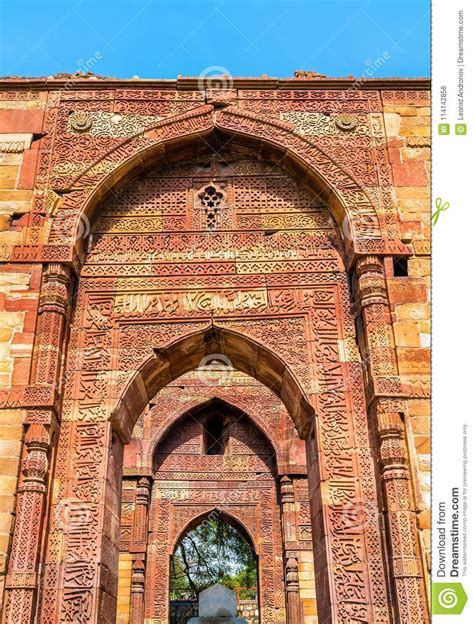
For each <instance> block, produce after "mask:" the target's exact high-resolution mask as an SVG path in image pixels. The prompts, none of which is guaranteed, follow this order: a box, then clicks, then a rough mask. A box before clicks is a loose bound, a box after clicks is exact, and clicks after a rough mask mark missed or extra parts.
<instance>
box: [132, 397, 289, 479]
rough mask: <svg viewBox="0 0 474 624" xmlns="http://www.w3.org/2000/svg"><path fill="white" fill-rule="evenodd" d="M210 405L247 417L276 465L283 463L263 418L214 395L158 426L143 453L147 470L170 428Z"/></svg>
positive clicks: (150, 466)
mask: <svg viewBox="0 0 474 624" xmlns="http://www.w3.org/2000/svg"><path fill="white" fill-rule="evenodd" d="M212 407H216V408H219V409H221V410H223V411H224V410H225V411H228V412H230V413H231V414H234V415H238V416H239V417H244V418H247V419H248V420H249V421H250V422H251V423H252V425H253V426H254V427H255V428H256V429H257V431H258V432H259V434H260V435H261V436H262V438H263V439H264V440H265V441H266V442H267V443H268V445H269V447H270V448H271V449H272V451H273V453H274V454H275V458H276V463H277V466H279V465H280V464H283V461H284V459H285V458H284V457H283V456H282V448H281V445H280V443H279V440H278V438H277V437H276V436H275V435H272V432H271V431H270V430H269V428H268V427H266V426H265V422H264V421H263V419H262V418H259V417H258V415H257V414H256V413H253V414H252V413H249V411H247V410H244V409H242V408H240V407H239V406H238V405H236V404H235V403H231V402H229V401H226V400H225V399H221V398H220V397H217V396H215V397H213V398H211V399H206V400H204V401H195V402H194V404H193V405H190V406H188V407H187V409H185V410H184V411H181V412H180V413H179V414H174V418H172V419H170V420H169V421H168V422H167V423H166V425H165V427H163V428H158V429H157V431H156V432H155V434H154V435H153V437H152V439H151V440H150V442H149V444H148V445H147V448H146V449H145V453H144V455H143V459H144V467H145V468H146V469H149V470H151V469H152V466H153V457H154V456H155V455H156V453H157V450H158V447H159V445H160V444H161V443H162V442H163V441H164V440H165V439H166V437H167V436H168V435H169V433H170V432H171V431H172V429H173V428H174V427H176V426H177V424H178V423H179V422H180V421H181V420H182V419H184V418H186V417H187V416H190V415H191V416H193V417H196V416H197V415H198V414H200V413H202V412H203V411H206V410H207V409H209V408H212Z"/></svg>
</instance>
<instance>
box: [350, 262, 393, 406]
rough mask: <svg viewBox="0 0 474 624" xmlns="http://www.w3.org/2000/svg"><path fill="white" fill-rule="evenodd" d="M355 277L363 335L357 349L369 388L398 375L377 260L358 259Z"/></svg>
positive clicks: (382, 275) (380, 268) (382, 281)
mask: <svg viewBox="0 0 474 624" xmlns="http://www.w3.org/2000/svg"><path fill="white" fill-rule="evenodd" d="M356 273H357V278H358V280H357V293H356V298H357V305H358V310H357V312H358V322H359V326H360V327H361V328H362V331H363V333H364V334H365V344H360V345H359V346H360V347H361V350H362V356H363V365H364V369H365V371H366V373H367V374H368V376H369V379H370V381H371V382H372V386H373V385H376V379H377V377H382V376H388V375H397V374H398V369H397V358H396V353H395V344H394V340H393V331H392V325H391V322H392V321H391V315H390V307H389V305H388V298H387V287H386V281H385V272H384V266H383V261H382V259H381V258H379V257H378V256H365V257H364V258H359V259H358V260H357V264H356ZM368 398H369V399H370V397H368Z"/></svg>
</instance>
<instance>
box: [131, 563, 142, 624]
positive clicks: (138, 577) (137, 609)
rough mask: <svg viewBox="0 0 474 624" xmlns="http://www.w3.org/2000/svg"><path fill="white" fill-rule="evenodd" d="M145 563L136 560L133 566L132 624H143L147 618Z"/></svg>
mask: <svg viewBox="0 0 474 624" xmlns="http://www.w3.org/2000/svg"><path fill="white" fill-rule="evenodd" d="M144 596H145V563H144V561H142V560H141V559H135V560H134V561H133V564H132V588H131V597H130V624H143V618H144V617H145V602H144Z"/></svg>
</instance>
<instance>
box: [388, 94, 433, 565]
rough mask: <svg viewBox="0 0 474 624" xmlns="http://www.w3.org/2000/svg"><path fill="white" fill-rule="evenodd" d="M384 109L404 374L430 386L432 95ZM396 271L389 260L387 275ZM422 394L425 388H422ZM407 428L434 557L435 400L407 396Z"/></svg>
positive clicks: (395, 100)
mask: <svg viewBox="0 0 474 624" xmlns="http://www.w3.org/2000/svg"><path fill="white" fill-rule="evenodd" d="M383 110H384V119H385V128H386V134H387V146H388V152H389V157H390V163H391V168H392V172H393V182H394V190H395V195H396V204H397V208H398V214H399V217H400V226H401V231H402V238H403V240H404V241H405V242H407V243H409V244H411V245H412V247H413V252H414V253H413V255H412V256H411V257H409V258H408V259H407V276H406V277H403V278H392V277H389V279H387V285H388V296H389V300H390V309H391V312H392V315H393V329H394V336H395V347H396V351H397V359H398V365H399V371H400V376H401V377H402V378H403V379H405V380H407V381H413V382H415V383H416V382H418V383H419V384H420V387H423V388H426V387H427V386H428V384H429V380H430V364H431V361H430V350H431V349H430V347H431V325H430V315H431V308H430V287H431V284H430V275H431V261H430V252H431V245H430V240H431V229H430V228H431V208H430V205H431V204H430V182H429V181H430V161H431V150H430V146H431V136H430V133H431V125H430V124H431V117H430V111H431V109H430V100H429V98H428V97H426V99H417V100H415V101H412V100H411V99H410V98H409V97H400V95H399V94H398V95H395V96H394V94H391V93H387V92H385V93H384V94H383ZM391 274H393V270H392V267H391V266H389V269H388V271H387V275H388V276H390V275H391ZM421 394H425V393H424V392H422V393H421ZM407 416H408V419H407V422H406V433H407V438H408V448H409V451H410V463H411V465H412V467H413V469H414V470H413V474H412V477H413V484H414V488H415V492H416V500H417V508H418V522H419V528H420V530H421V532H422V539H423V544H424V548H425V555H426V556H425V565H426V566H427V567H428V566H429V562H430V555H429V552H430V470H431V456H430V452H431V446H430V401H429V398H428V397H427V396H425V397H423V396H420V398H414V399H410V400H408V401H407Z"/></svg>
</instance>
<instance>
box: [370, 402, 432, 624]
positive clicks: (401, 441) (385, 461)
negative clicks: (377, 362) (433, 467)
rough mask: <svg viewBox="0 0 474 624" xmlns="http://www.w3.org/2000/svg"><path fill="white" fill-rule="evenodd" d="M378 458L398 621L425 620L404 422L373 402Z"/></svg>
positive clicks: (382, 404)
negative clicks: (374, 405)
mask: <svg viewBox="0 0 474 624" xmlns="http://www.w3.org/2000/svg"><path fill="white" fill-rule="evenodd" d="M376 417H377V432H378V437H379V441H380V462H381V464H382V481H383V490H384V498H385V511H386V514H387V519H388V528H389V533H390V545H391V551H392V552H391V558H390V559H391V563H392V574H393V578H394V581H395V594H396V599H397V606H398V617H399V620H398V621H399V622H401V623H403V624H410V623H413V624H415V623H416V624H425V623H426V624H427V623H428V622H429V617H428V607H427V600H426V596H425V584H424V580H423V566H422V562H421V557H420V546H419V541H418V529H417V524H416V510H415V500H414V496H413V491H412V487H411V483H410V473H409V469H408V456H407V447H406V443H405V436H404V430H405V427H404V423H403V421H402V418H401V416H400V414H399V413H397V412H386V411H385V406H384V403H383V401H380V402H377V406H376Z"/></svg>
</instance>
